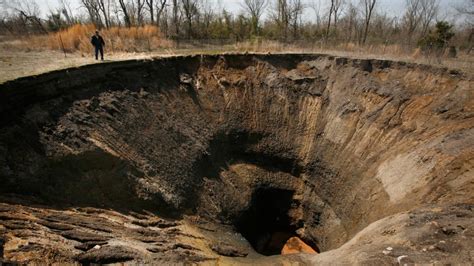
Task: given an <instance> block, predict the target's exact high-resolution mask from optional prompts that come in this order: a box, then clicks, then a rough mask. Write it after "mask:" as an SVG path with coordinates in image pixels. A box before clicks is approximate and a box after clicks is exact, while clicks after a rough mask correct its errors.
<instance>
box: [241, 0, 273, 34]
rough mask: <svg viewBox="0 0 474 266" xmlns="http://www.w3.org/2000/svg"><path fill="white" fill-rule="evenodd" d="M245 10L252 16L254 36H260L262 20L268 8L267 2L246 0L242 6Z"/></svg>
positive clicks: (264, 0)
mask: <svg viewBox="0 0 474 266" xmlns="http://www.w3.org/2000/svg"><path fill="white" fill-rule="evenodd" d="M242 6H243V8H244V10H245V11H246V12H247V13H248V15H249V16H250V20H251V24H252V34H255V35H257V36H258V35H259V34H260V32H259V23H260V18H261V17H262V14H263V12H264V10H265V7H266V6H267V0H244V3H243V4H242Z"/></svg>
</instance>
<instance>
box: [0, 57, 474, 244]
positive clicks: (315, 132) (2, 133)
mask: <svg viewBox="0 0 474 266" xmlns="http://www.w3.org/2000/svg"><path fill="white" fill-rule="evenodd" d="M472 84H473V82H472V78H471V77H469V76H465V75H463V74H462V73H458V72H456V71H449V70H446V69H435V68H431V67H427V66H421V65H411V64H405V63H401V62H389V61H380V60H355V59H347V58H336V57H331V56H325V55H224V56H193V57H177V58H168V59H157V60H150V61H125V62H117V63H109V64H100V65H93V66H85V67H80V68H77V69H68V70H64V71H57V72H52V73H48V74H45V75H41V76H37V77H29V78H24V79H19V80H16V81H12V82H8V83H5V84H3V85H0V114H1V115H0V126H1V127H0V162H1V165H2V166H1V168H0V179H1V181H2V184H3V185H2V187H1V188H0V192H1V193H2V195H11V194H14V195H15V197H21V198H23V199H24V200H26V201H27V202H35V203H40V204H43V205H49V206H55V207H68V206H92V207H98V208H112V209H114V210H118V211H131V210H143V209H146V210H150V211H153V212H154V213H159V214H160V215H164V216H168V217H175V218H179V217H182V215H183V214H187V215H198V216H199V217H204V218H205V219H208V220H210V221H214V222H215V223H221V224H230V225H233V226H234V227H235V228H236V229H235V230H237V231H240V232H241V233H242V234H244V236H246V238H247V239H249V237H250V238H252V236H255V235H258V234H259V232H254V231H252V230H251V229H249V227H248V223H254V222H255V221H256V220H255V219H257V218H258V219H260V220H262V219H263V221H265V223H263V224H259V225H258V226H259V227H258V228H259V230H260V231H261V230H265V228H266V227H267V226H266V225H267V224H275V228H272V230H274V231H281V230H283V229H282V228H283V227H288V228H291V231H294V232H295V233H296V234H297V235H298V236H300V237H301V238H302V239H304V240H305V241H307V242H308V243H311V244H312V245H313V246H314V247H317V248H318V249H320V250H321V251H326V250H330V249H334V248H338V247H340V246H341V245H342V244H343V243H345V242H346V241H348V240H349V239H351V238H352V237H353V236H354V235H355V234H356V233H358V232H359V231H361V230H362V229H364V228H365V227H367V226H368V225H369V224H371V223H372V222H374V221H377V220H379V219H381V218H383V217H386V216H389V215H392V214H395V213H398V212H401V211H406V210H413V209H416V208H421V207H423V206H427V205H432V204H435V205H440V206H441V205H443V206H444V205H450V204H459V203H463V204H472V203H473V202H474V195H473V193H472V191H474V190H473V188H474V184H473V176H474V175H473V172H472V169H473V163H474V156H473V150H474V129H473V125H474V97H473V95H472V94H473V90H472ZM262 195H263V196H262ZM285 198H287V199H286V200H285V201H284V202H279V201H278V199H285ZM272 202H279V203H278V206H286V204H287V205H288V206H286V207H284V213H278V210H275V212H271V211H268V212H269V213H268V217H265V218H261V217H254V216H256V215H257V214H258V213H259V212H262V211H257V210H260V209H259V208H260V207H258V206H260V205H262V204H263V205H264V206H269V207H268V208H263V210H265V209H268V210H272V207H271V206H270V205H271V204H272ZM252 210H253V211H252ZM263 212H265V211H263ZM269 217H270V218H269ZM271 217H273V218H274V217H277V218H278V220H280V221H284V222H281V223H280V222H272V221H273V220H271V219H272V218H271ZM258 219H257V220H258ZM266 233H268V232H266ZM247 235H248V236H247ZM264 237H267V236H263V235H262V236H259V237H258V239H262V238H264ZM255 241H257V240H255ZM251 242H252V241H251ZM257 242H258V241H257ZM252 245H253V247H254V248H255V249H257V250H258V249H259V247H257V244H255V243H252Z"/></svg>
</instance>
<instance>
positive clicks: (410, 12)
mask: <svg viewBox="0 0 474 266" xmlns="http://www.w3.org/2000/svg"><path fill="white" fill-rule="evenodd" d="M405 4H406V8H405V14H404V16H403V21H404V24H405V27H406V32H407V37H408V41H409V42H411V40H412V38H413V34H414V33H415V31H416V29H417V28H418V27H419V24H420V21H421V0H406V1H405Z"/></svg>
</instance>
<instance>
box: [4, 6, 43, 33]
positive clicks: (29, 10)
mask: <svg viewBox="0 0 474 266" xmlns="http://www.w3.org/2000/svg"><path fill="white" fill-rule="evenodd" d="M1 4H2V5H1V6H3V8H4V9H7V8H8V9H12V10H13V11H14V12H15V13H18V15H19V17H20V19H21V21H22V23H23V26H24V28H25V29H26V28H27V25H28V24H31V25H35V26H36V28H37V29H39V30H40V31H41V32H43V33H47V30H46V29H45V28H44V26H43V23H42V22H41V19H40V17H39V15H40V9H39V6H38V4H37V3H36V2H35V1H33V0H22V1H18V0H11V1H8V2H7V1H4V2H3V3H1Z"/></svg>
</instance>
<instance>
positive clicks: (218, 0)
mask: <svg viewBox="0 0 474 266" xmlns="http://www.w3.org/2000/svg"><path fill="white" fill-rule="evenodd" d="M7 1H8V0H7ZM69 1H70V2H71V3H72V6H73V9H74V10H81V12H84V10H83V9H82V8H80V4H79V3H80V0H69ZM208 1H210V2H211V3H213V6H214V7H215V8H218V7H220V6H223V7H224V8H226V9H227V10H229V11H231V12H233V13H239V12H240V11H241V4H240V3H241V2H242V1H243V0H208ZM270 1H271V2H273V0H270ZM352 1H353V2H356V1H357V0H352ZM35 2H36V3H38V5H39V6H40V8H41V10H42V12H43V13H46V12H48V10H49V9H55V7H57V5H58V2H59V1H58V0H35ZM303 2H305V3H306V5H307V6H309V5H310V4H311V3H314V2H320V3H321V4H322V6H323V7H324V6H325V5H326V4H327V3H329V2H330V0H303ZM463 2H464V0H440V6H441V8H440V11H441V12H440V13H441V14H440V19H447V20H452V19H455V18H454V16H452V15H453V14H454V10H453V8H452V7H453V6H458V5H460V4H462V3H463ZM377 5H378V6H377V9H378V11H379V12H383V13H386V14H387V15H389V16H394V17H400V16H402V13H403V9H404V6H405V0H378V3H377ZM267 9H269V8H267ZM322 10H324V9H322ZM306 13H307V16H311V15H314V13H313V11H311V8H308V9H307V11H306ZM458 22H459V21H458Z"/></svg>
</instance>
